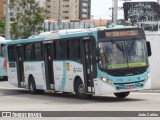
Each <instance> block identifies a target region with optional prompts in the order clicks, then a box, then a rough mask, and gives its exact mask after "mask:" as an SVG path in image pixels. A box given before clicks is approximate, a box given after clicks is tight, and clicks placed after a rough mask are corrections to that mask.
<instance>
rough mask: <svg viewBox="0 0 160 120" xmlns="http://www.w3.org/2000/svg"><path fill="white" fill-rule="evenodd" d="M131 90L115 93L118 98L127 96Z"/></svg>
mask: <svg viewBox="0 0 160 120" xmlns="http://www.w3.org/2000/svg"><path fill="white" fill-rule="evenodd" d="M129 93H130V92H122V93H114V95H115V96H116V97H117V98H125V97H127V96H128V95H129Z"/></svg>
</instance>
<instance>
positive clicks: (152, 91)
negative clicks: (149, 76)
mask: <svg viewBox="0 0 160 120" xmlns="http://www.w3.org/2000/svg"><path fill="white" fill-rule="evenodd" d="M137 92H141V93H160V89H150V90H141V91H137Z"/></svg>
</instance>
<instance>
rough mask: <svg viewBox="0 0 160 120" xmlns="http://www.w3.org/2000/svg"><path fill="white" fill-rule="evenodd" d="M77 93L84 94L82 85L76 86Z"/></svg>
mask: <svg viewBox="0 0 160 120" xmlns="http://www.w3.org/2000/svg"><path fill="white" fill-rule="evenodd" d="M78 92H79V93H80V94H83V93H84V85H83V84H80V85H79V86H78Z"/></svg>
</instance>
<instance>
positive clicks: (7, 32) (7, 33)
mask: <svg viewBox="0 0 160 120" xmlns="http://www.w3.org/2000/svg"><path fill="white" fill-rule="evenodd" d="M9 4H10V0H6V5H5V11H6V12H5V39H6V40H9V39H10V7H9Z"/></svg>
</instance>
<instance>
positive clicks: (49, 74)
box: [44, 41, 54, 90]
mask: <svg viewBox="0 0 160 120" xmlns="http://www.w3.org/2000/svg"><path fill="white" fill-rule="evenodd" d="M52 51H53V42H52V41H49V42H48V43H44V61H45V72H46V84H47V90H50V89H54V75H53V52H52Z"/></svg>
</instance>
